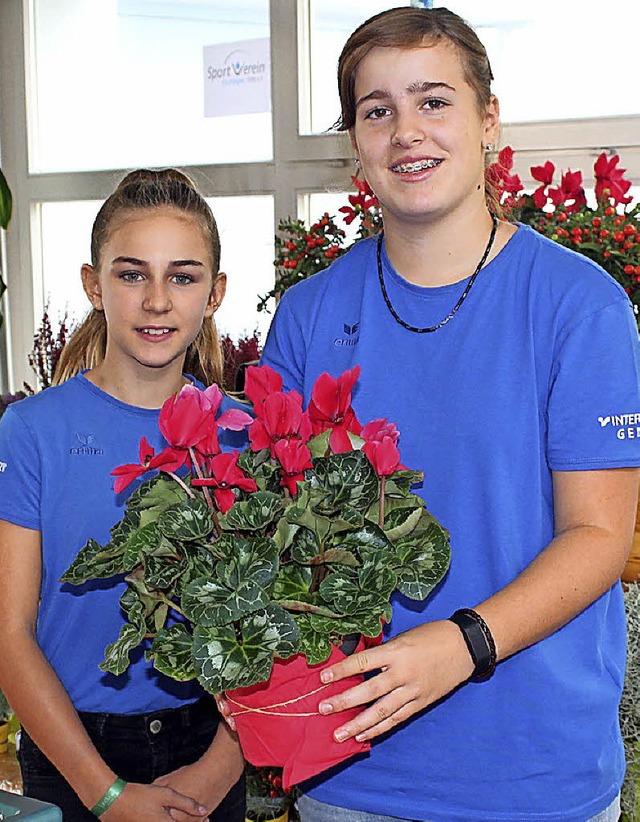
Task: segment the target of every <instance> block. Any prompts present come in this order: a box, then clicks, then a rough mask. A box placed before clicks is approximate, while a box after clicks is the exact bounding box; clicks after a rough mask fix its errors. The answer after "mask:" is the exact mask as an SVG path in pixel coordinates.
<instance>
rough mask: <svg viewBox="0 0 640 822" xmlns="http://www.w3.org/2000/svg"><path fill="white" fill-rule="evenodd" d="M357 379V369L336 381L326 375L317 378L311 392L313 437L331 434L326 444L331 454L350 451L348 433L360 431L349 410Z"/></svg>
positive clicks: (358, 374) (358, 372) (358, 369)
mask: <svg viewBox="0 0 640 822" xmlns="http://www.w3.org/2000/svg"><path fill="white" fill-rule="evenodd" d="M359 376H360V366H359V365H356V366H355V367H354V368H352V369H350V370H349V371H345V372H344V373H343V374H341V375H340V376H339V377H338V378H337V379H335V378H334V377H332V376H331V375H330V374H327V373H324V374H320V376H319V377H318V379H317V380H316V382H315V384H314V386H313V389H312V391H311V402H310V403H309V408H308V412H309V418H310V420H311V425H312V428H313V433H314V434H321V433H322V432H323V431H327V430H331V437H330V439H329V442H330V445H331V449H332V451H333V453H334V454H339V453H342V452H343V451H351V441H350V439H349V437H348V435H347V432H348V431H351V432H353V433H354V434H359V433H360V431H361V430H362V426H361V425H360V423H359V422H358V419H357V417H356V415H355V411H354V410H353V408H352V407H351V391H352V390H353V386H354V385H355V384H356V382H357V380H358V377H359Z"/></svg>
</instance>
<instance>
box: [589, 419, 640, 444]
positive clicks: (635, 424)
mask: <svg viewBox="0 0 640 822" xmlns="http://www.w3.org/2000/svg"><path fill="white" fill-rule="evenodd" d="M598 423H599V424H600V428H608V427H609V426H610V427H611V430H612V431H615V433H616V437H617V438H618V439H619V440H635V439H640V414H609V415H608V416H606V417H598Z"/></svg>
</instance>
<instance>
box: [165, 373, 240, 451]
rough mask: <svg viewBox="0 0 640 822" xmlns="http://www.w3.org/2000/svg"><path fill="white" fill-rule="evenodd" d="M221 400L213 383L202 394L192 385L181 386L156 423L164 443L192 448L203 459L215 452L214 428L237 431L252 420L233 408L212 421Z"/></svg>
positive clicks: (219, 392) (167, 402)
mask: <svg viewBox="0 0 640 822" xmlns="http://www.w3.org/2000/svg"><path fill="white" fill-rule="evenodd" d="M222 398H223V394H222V391H221V390H220V389H219V388H218V386H217V385H215V384H214V385H210V386H209V387H208V388H205V390H204V391H201V390H200V389H199V388H196V386H195V385H185V386H183V387H182V388H181V389H180V391H179V392H178V393H177V394H174V395H173V396H172V397H169V399H168V400H167V401H166V402H165V404H164V405H163V406H162V410H161V411H160V418H159V420H158V424H159V426H160V431H161V432H162V435H163V436H164V438H165V439H166V441H167V442H168V443H169V444H170V445H172V446H173V447H174V448H184V449H189V448H194V447H195V448H197V450H198V451H199V452H200V453H201V454H203V455H205V456H210V455H212V454H217V453H219V451H220V445H219V443H218V428H227V429H230V430H232V431H241V430H242V429H243V428H246V426H247V425H250V423H251V422H252V421H253V419H252V417H251V416H250V415H249V414H247V413H246V412H245V411H240V410H239V409H235V408H232V409H229V410H228V411H225V412H223V413H222V414H221V415H220V416H219V417H218V419H216V414H217V412H218V409H219V408H220V404H221V403H222Z"/></svg>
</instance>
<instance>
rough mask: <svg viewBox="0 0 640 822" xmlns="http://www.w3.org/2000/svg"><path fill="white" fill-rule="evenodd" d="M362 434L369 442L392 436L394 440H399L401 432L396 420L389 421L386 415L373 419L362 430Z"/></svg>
mask: <svg viewBox="0 0 640 822" xmlns="http://www.w3.org/2000/svg"><path fill="white" fill-rule="evenodd" d="M360 436H361V437H362V439H363V440H367V442H373V441H381V440H382V439H383V438H384V437H391V439H392V440H393V441H394V442H398V438H399V437H400V432H399V431H398V429H397V428H396V424H395V423H394V422H387V419H386V417H385V418H383V419H379V420H371V422H368V423H367V424H366V425H365V427H364V428H363V429H362V431H361V432H360Z"/></svg>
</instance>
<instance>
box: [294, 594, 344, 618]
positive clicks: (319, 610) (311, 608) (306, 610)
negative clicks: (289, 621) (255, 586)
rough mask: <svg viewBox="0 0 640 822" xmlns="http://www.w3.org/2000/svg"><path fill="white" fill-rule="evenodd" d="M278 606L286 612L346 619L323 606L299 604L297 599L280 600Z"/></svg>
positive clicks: (306, 603)
mask: <svg viewBox="0 0 640 822" xmlns="http://www.w3.org/2000/svg"><path fill="white" fill-rule="evenodd" d="M278 605H279V606H280V607H281V608H284V609H285V610H286V611H300V612H301V613H303V614H320V615H321V616H326V617H330V618H332V619H344V618H345V617H344V615H343V614H336V613H335V612H334V611H331V610H329V608H325V607H324V606H323V605H310V604H309V603H308V602H298V600H297V599H279V600H278Z"/></svg>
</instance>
